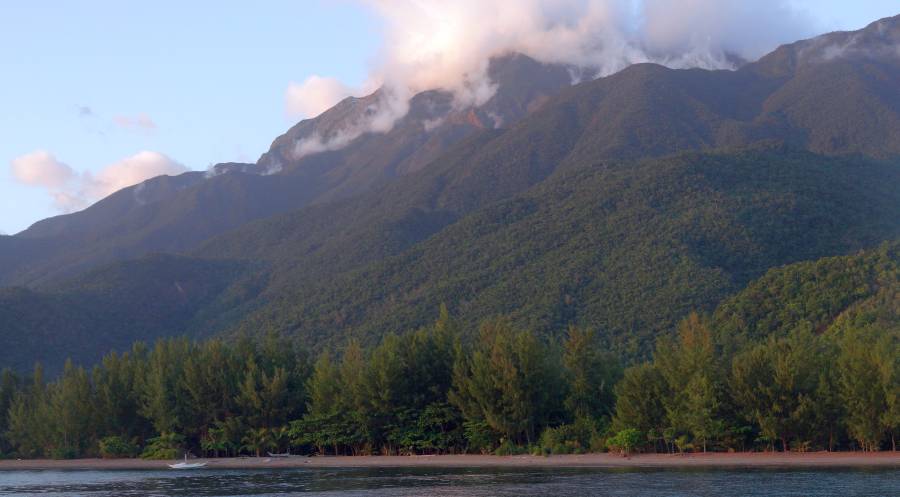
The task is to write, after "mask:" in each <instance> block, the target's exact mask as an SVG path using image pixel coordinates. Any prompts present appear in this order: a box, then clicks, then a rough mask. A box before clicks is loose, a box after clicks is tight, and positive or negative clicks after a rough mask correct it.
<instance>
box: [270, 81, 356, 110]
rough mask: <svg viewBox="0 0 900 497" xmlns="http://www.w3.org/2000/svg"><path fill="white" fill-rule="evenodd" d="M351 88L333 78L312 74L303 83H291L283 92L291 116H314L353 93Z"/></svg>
mask: <svg viewBox="0 0 900 497" xmlns="http://www.w3.org/2000/svg"><path fill="white" fill-rule="evenodd" d="M353 91H354V90H353V89H352V88H350V87H349V86H347V85H345V84H343V83H341V82H340V81H338V80H337V79H335V78H323V77H322V76H318V75H312V76H310V77H309V78H307V79H306V81H304V82H303V83H293V82H292V83H291V84H290V85H288V89H287V92H286V94H285V103H286V105H287V112H288V114H290V115H292V116H300V117H309V118H312V117H316V116H318V115H319V114H321V113H322V112H325V111H326V110H328V109H330V108H331V107H333V106H334V104H336V103H338V102H340V101H341V100H343V99H345V98H347V97H349V96H350V95H352V94H353Z"/></svg>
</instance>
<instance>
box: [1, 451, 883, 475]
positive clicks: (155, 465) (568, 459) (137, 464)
mask: <svg viewBox="0 0 900 497" xmlns="http://www.w3.org/2000/svg"><path fill="white" fill-rule="evenodd" d="M173 462H179V461H158V460H144V459H68V460H55V459H23V460H0V471H21V470H136V469H168V466H167V465H168V464H171V463H173ZM190 462H206V463H207V466H206V469H277V468H286V469H287V468H304V467H305V468H367V467H370V468H382V467H383V468H413V467H434V468H481V467H484V468H492V467H493V468H500V467H524V468H528V467H533V468H546V467H559V468H566V467H569V468H591V467H596V468H686V467H698V468H702V467H721V468H741V467H746V468H753V467H782V468H789V467H798V468H800V467H808V468H826V467H897V468H900V452H874V453H865V452H807V453H771V452H749V453H744V452H741V453H705V454H704V453H696V454H638V455H632V456H629V457H623V456H621V455H614V454H583V455H560V456H549V457H543V456H525V455H523V456H490V455H470V454H467V455H435V456H337V457H304V456H295V457H233V458H198V459H191V460H190Z"/></svg>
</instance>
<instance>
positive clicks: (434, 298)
mask: <svg viewBox="0 0 900 497" xmlns="http://www.w3.org/2000/svg"><path fill="white" fill-rule="evenodd" d="M898 180H900V168H898V167H897V165H896V164H890V163H881V162H874V161H860V160H849V159H835V158H826V157H823V156H819V155H815V154H811V153H807V152H792V151H788V150H786V149H784V148H780V147H777V148H772V149H757V150H745V151H740V152H720V153H713V154H684V155H678V156H674V157H670V158H665V159H658V160H647V161H642V162H640V163H637V164H633V163H615V164H604V165H590V166H585V167H582V168H581V169H577V170H571V171H567V172H562V173H560V174H558V175H556V176H554V177H553V178H551V179H550V180H548V181H547V182H546V183H544V184H541V185H539V186H537V187H535V188H534V189H533V190H531V191H529V192H527V193H525V194H523V195H521V196H517V197H515V198H513V199H511V200H508V201H503V202H500V203H498V204H496V205H493V206H491V207H488V208H485V209H483V210H480V211H477V212H475V213H473V214H471V215H469V216H467V217H465V218H463V219H461V220H460V221H458V222H457V223H455V224H453V225H451V226H449V227H448V228H446V229H444V230H443V231H441V232H440V233H438V234H437V235H435V236H433V237H431V238H429V239H428V240H426V241H424V242H422V243H420V244H418V245H415V246H414V247H412V248H411V249H409V250H407V251H405V252H404V253H402V254H401V255H398V256H395V257H391V258H388V259H387V260H385V261H382V262H376V263H372V264H369V265H367V266H365V267H364V268H362V269H359V270H355V271H351V272H349V273H347V274H344V275H341V276H340V277H338V278H334V279H331V280H328V281H323V282H319V283H318V284H310V285H308V286H305V287H303V288H300V289H298V290H297V291H295V292H293V293H291V294H289V295H288V296H286V297H283V298H279V299H277V300H275V301H274V302H272V303H270V304H268V305H267V306H266V307H264V308H263V309H261V310H260V311H258V312H256V313H255V314H253V315H252V316H251V317H250V318H249V319H248V320H247V321H245V322H244V323H242V324H241V325H240V327H239V329H240V330H243V331H248V332H253V331H254V330H261V329H264V330H269V329H274V330H278V331H285V332H289V333H292V334H297V335H299V336H300V337H302V338H304V339H306V340H308V341H309V342H311V343H320V342H321V341H329V340H337V341H341V340H344V339H346V338H347V337H349V336H356V337H361V338H364V339H369V340H375V339H376V338H377V337H379V336H380V335H382V334H383V333H385V332H387V331H402V330H405V329H409V328H412V327H416V326H419V325H422V324H424V323H426V322H428V320H430V319H431V318H432V317H433V316H434V315H435V313H436V312H437V309H438V308H439V306H440V304H441V303H446V304H448V305H449V306H450V307H451V309H452V310H453V311H454V313H456V314H458V315H460V316H463V317H464V319H467V320H468V322H469V324H472V323H475V322H478V321H480V320H482V319H484V318H486V317H489V316H492V315H496V314H504V315H509V316H510V317H512V319H513V320H514V322H515V323H516V324H517V325H519V326H522V327H525V328H528V329H532V330H535V331H538V332H544V333H547V332H555V331H561V330H563V329H564V328H565V327H566V325H567V324H569V323H578V324H582V325H587V326H590V327H597V328H599V329H600V330H602V333H603V334H605V335H606V336H607V338H608V339H609V340H612V341H614V342H616V343H619V344H620V345H622V346H625V345H626V344H627V343H628V342H631V341H633V340H637V343H635V344H632V345H637V347H638V348H637V349H634V350H632V352H637V351H646V350H647V346H648V345H649V344H650V343H652V341H653V339H654V337H655V336H656V335H657V334H658V333H659V332H661V331H664V330H668V329H671V327H672V325H673V324H674V322H675V321H677V320H678V319H680V318H681V317H683V316H684V315H686V314H687V313H688V312H689V311H690V310H691V309H708V310H711V309H712V308H714V307H715V305H716V304H717V303H718V302H719V301H720V300H721V299H723V298H725V297H726V296H728V295H729V294H731V293H734V292H736V291H738V290H739V289H741V288H742V287H743V286H744V285H746V284H747V283H748V282H749V281H750V280H751V279H753V278H755V277H758V276H760V275H762V274H763V273H765V272H766V270H767V269H769V268H771V267H775V266H780V265H783V264H789V263H792V262H797V261H803V260H811V259H816V258H819V257H822V256H825V255H830V254H842V253H847V252H851V251H855V250H858V249H860V248H864V247H867V246H872V245H875V244H877V243H879V242H880V241H881V240H885V239H892V238H895V237H898V236H900V190H898V189H897V188H896V187H895V185H896V184H897V181H898Z"/></svg>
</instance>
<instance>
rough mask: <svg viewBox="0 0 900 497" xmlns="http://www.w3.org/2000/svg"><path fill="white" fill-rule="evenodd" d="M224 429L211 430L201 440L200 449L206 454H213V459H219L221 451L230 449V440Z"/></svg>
mask: <svg viewBox="0 0 900 497" xmlns="http://www.w3.org/2000/svg"><path fill="white" fill-rule="evenodd" d="M225 435H226V434H225V429H224V428H210V429H209V431H208V432H206V435H205V436H204V437H203V439H202V440H200V448H201V449H203V451H204V452H212V453H213V457H219V451H220V450H221V451H224V450H227V449H228V439H227V438H226V436H225Z"/></svg>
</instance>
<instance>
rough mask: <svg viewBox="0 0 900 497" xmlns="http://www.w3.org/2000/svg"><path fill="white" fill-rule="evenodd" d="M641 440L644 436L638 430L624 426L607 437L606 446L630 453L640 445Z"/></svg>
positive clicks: (623, 452) (613, 449)
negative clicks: (624, 427)
mask: <svg viewBox="0 0 900 497" xmlns="http://www.w3.org/2000/svg"><path fill="white" fill-rule="evenodd" d="M643 440H644V436H643V434H641V432H640V431H638V430H636V429H634V428H626V429H624V430H621V431H619V432H618V433H616V434H615V435H614V436H613V437H611V438H610V439H608V440H607V441H606V446H607V447H609V450H612V451H616V452H621V453H622V454H630V453H632V452H633V451H634V449H635V448H637V447H639V446H640V445H641V442H643Z"/></svg>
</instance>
